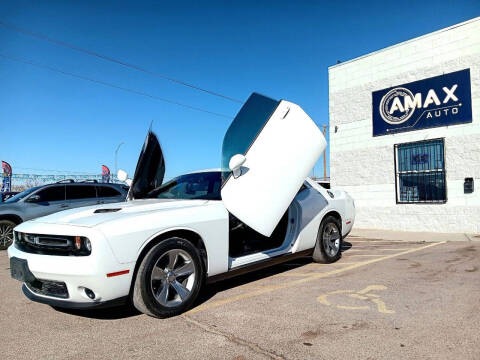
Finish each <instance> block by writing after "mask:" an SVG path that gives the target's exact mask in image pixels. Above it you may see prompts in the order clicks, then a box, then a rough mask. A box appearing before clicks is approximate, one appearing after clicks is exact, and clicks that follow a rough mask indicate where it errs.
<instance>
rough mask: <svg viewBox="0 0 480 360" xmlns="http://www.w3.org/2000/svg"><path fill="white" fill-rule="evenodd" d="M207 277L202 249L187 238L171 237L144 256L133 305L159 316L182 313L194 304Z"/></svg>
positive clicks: (133, 295) (137, 275) (134, 288)
mask: <svg viewBox="0 0 480 360" xmlns="http://www.w3.org/2000/svg"><path fill="white" fill-rule="evenodd" d="M204 278H205V270H204V266H203V261H202V259H201V255H200V252H199V251H198V249H197V248H196V247H194V246H193V245H192V243H190V242H189V241H187V240H185V239H182V238H178V237H172V238H169V239H167V240H164V241H162V242H161V243H159V244H157V245H155V246H154V247H153V248H152V249H150V251H149V252H148V253H147V255H145V257H144V258H143V260H142V262H141V264H140V267H139V268H138V271H137V274H136V277H135V284H134V287H133V294H132V301H133V305H134V306H135V308H136V309H137V310H138V311H141V312H142V313H144V314H147V315H150V316H153V317H157V318H166V317H170V316H176V315H179V314H181V313H183V312H184V311H186V310H187V309H188V308H189V307H190V306H191V305H192V304H193V302H194V301H195V299H196V298H197V296H198V294H199V292H200V289H201V287H202V284H203V280H204Z"/></svg>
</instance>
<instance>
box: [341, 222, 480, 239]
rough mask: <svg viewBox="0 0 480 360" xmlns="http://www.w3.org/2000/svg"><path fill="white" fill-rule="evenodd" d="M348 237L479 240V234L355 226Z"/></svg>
mask: <svg viewBox="0 0 480 360" xmlns="http://www.w3.org/2000/svg"><path fill="white" fill-rule="evenodd" d="M348 237H351V238H368V239H375V240H393V241H395V240H396V241H426V242H435V241H480V234H463V233H434V232H411V231H393V230H378V229H356V228H355V226H354V227H353V230H352V232H351V233H350V235H348Z"/></svg>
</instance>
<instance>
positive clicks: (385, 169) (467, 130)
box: [328, 17, 480, 233]
mask: <svg viewBox="0 0 480 360" xmlns="http://www.w3.org/2000/svg"><path fill="white" fill-rule="evenodd" d="M328 73H329V113H330V127H329V129H330V133H329V135H330V159H331V160H330V179H331V183H332V187H342V188H343V189H345V190H346V191H348V192H349V193H350V194H351V195H352V196H353V197H354V199H355V204H356V207H357V218H356V221H355V227H357V228H360V229H361V228H363V229H369V228H371V229H386V230H405V231H435V232H462V233H480V17H478V18H475V19H472V20H470V21H466V22H464V23H461V24H458V25H455V26H451V27H449V28H446V29H443V30H439V31H436V32H433V33H431V34H427V35H424V36H421V37H419V38H416V39H412V40H409V41H405V42H402V43H400V44H397V45H394V46H391V47H388V48H386V49H382V50H379V51H376V52H373V53H370V54H367V55H364V56H361V57H359V58H356V59H353V60H350V61H346V62H343V63H340V64H337V65H334V66H331V67H330V68H329V69H328ZM472 187H473V191H472Z"/></svg>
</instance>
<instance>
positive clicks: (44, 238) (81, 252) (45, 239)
mask: <svg viewBox="0 0 480 360" xmlns="http://www.w3.org/2000/svg"><path fill="white" fill-rule="evenodd" d="M14 239H15V242H14V245H15V247H16V248H17V249H19V250H21V251H23V252H27V253H30V254H41V255H59V256H69V255H75V256H86V255H90V251H89V250H87V249H85V247H84V246H83V241H82V247H81V248H80V249H77V248H76V247H75V236H66V235H65V236H64V235H43V234H26V233H21V232H18V231H15V232H14ZM82 239H83V238H82Z"/></svg>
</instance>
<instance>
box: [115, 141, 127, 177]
mask: <svg viewBox="0 0 480 360" xmlns="http://www.w3.org/2000/svg"><path fill="white" fill-rule="evenodd" d="M123 144H125V143H124V142H123V141H122V142H121V143H120V144H118V146H117V149H116V150H115V176H117V172H118V166H117V154H118V150H119V149H120V146H122V145H123Z"/></svg>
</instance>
